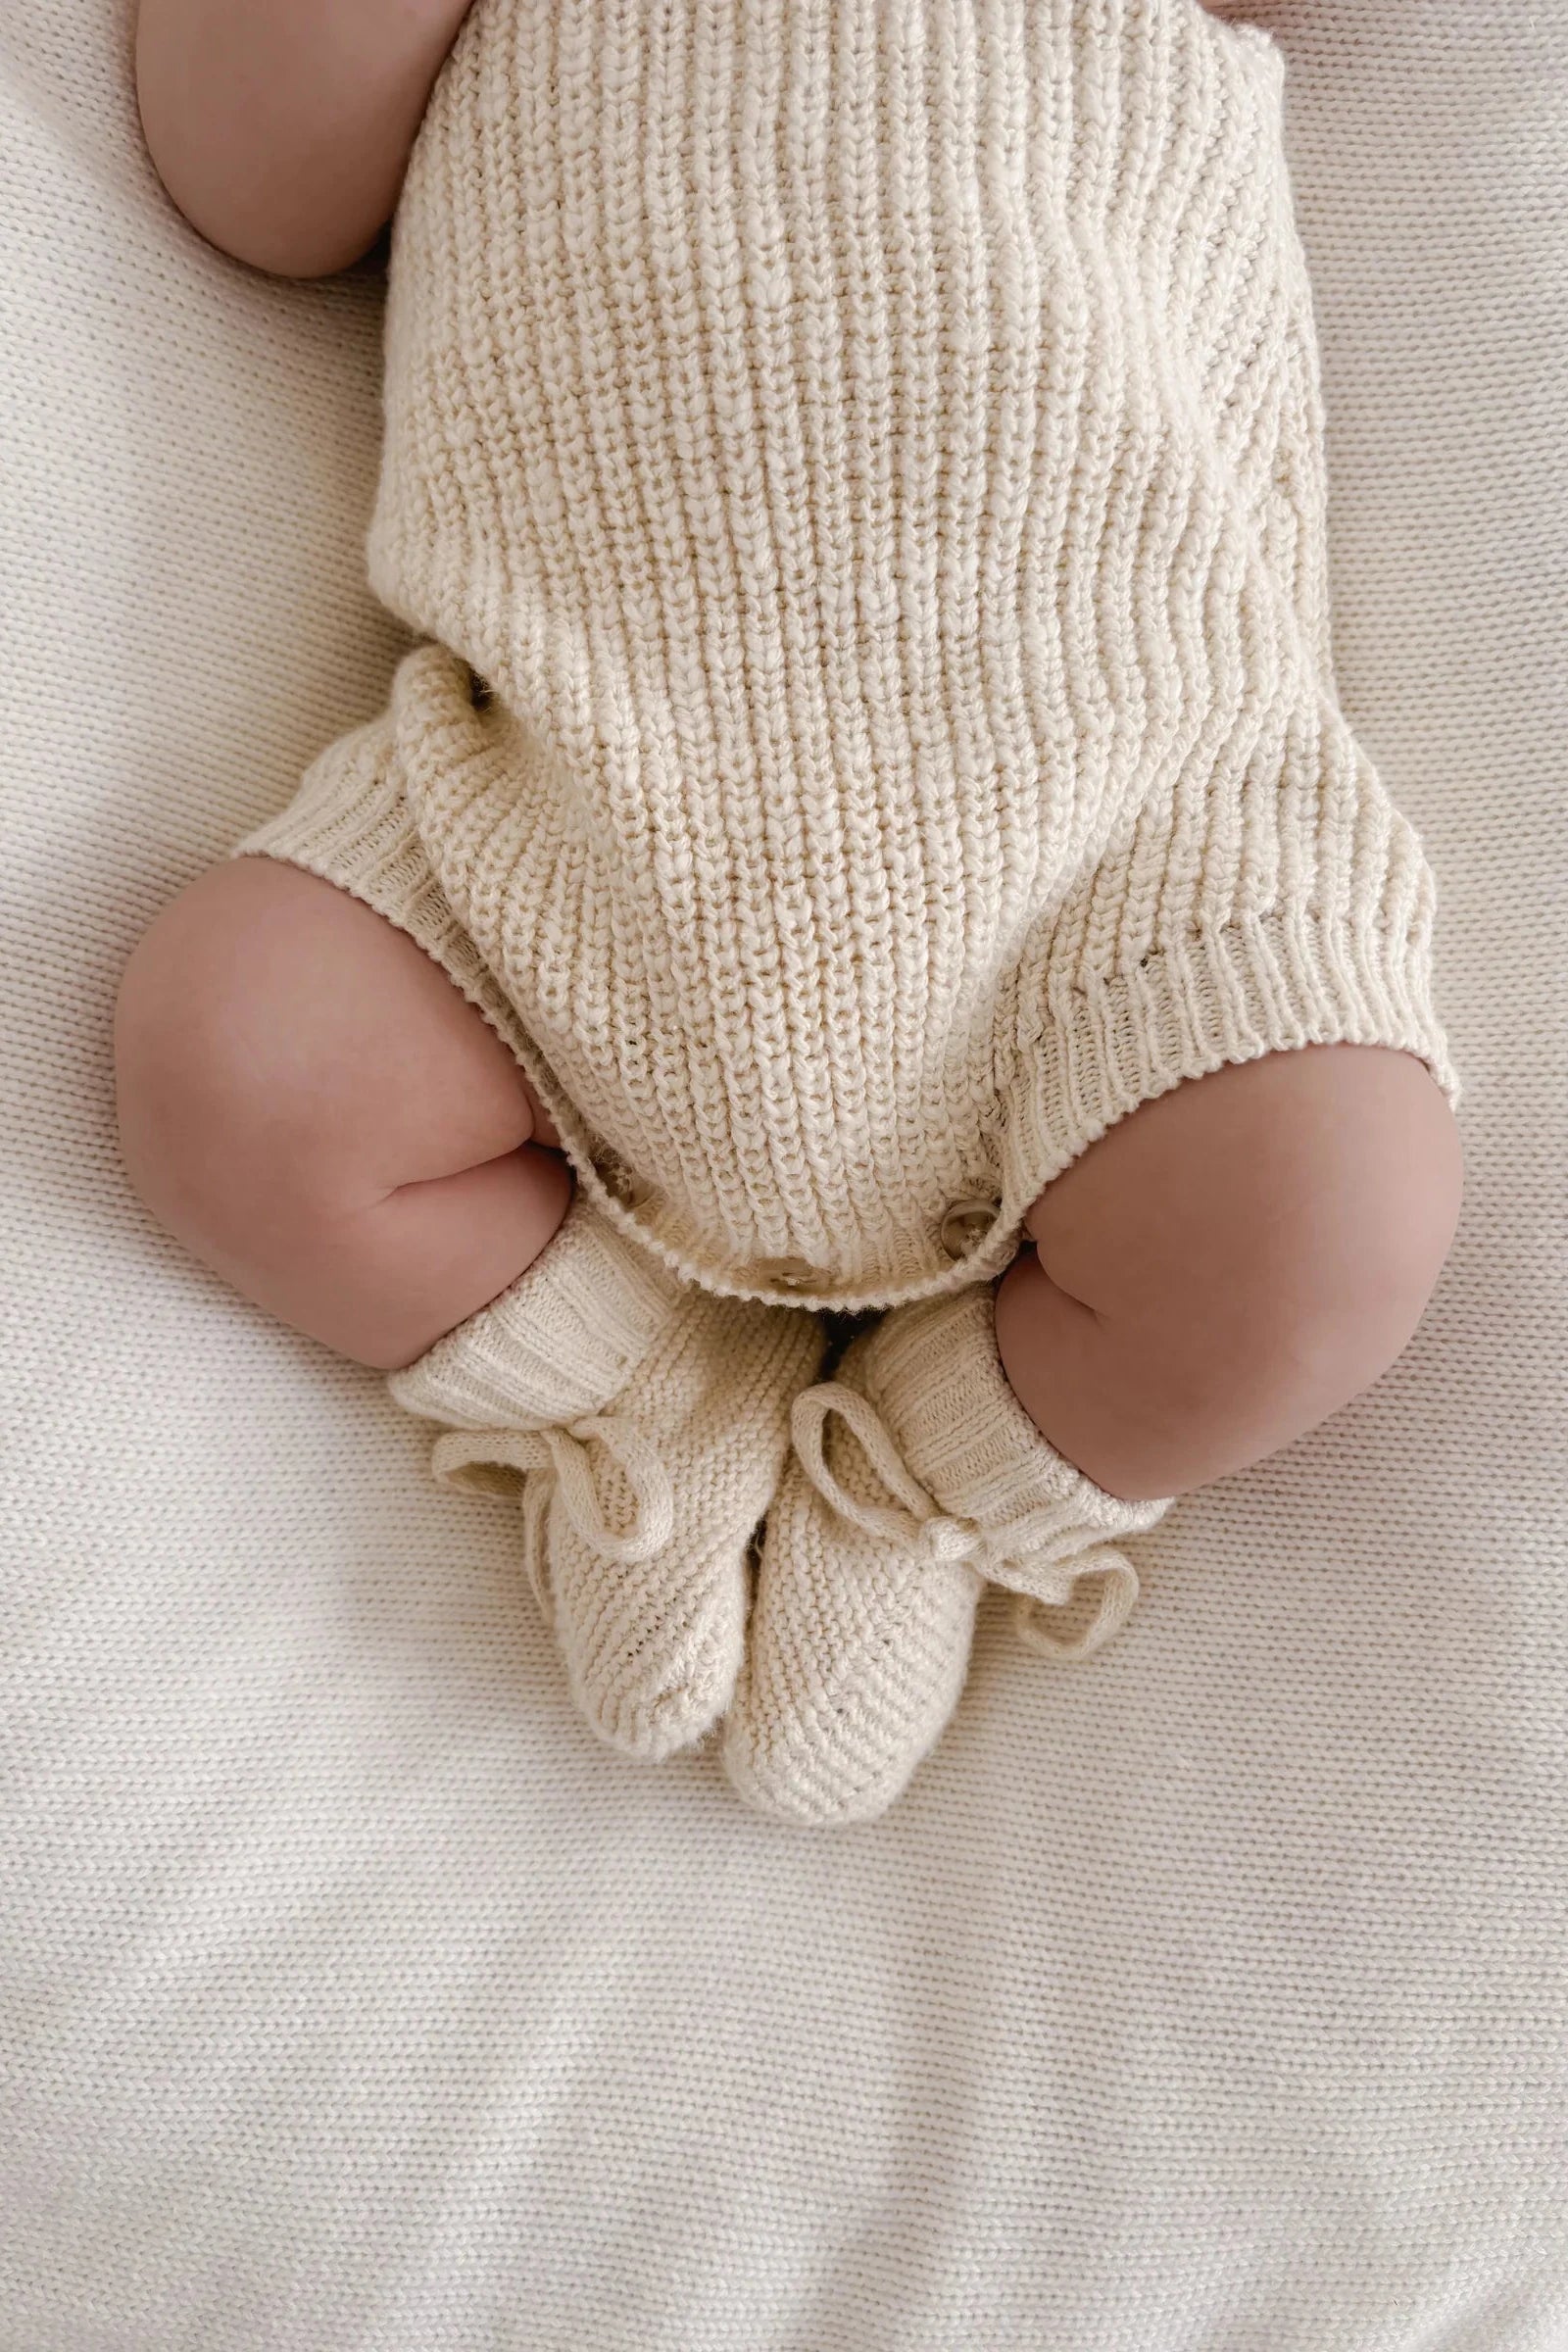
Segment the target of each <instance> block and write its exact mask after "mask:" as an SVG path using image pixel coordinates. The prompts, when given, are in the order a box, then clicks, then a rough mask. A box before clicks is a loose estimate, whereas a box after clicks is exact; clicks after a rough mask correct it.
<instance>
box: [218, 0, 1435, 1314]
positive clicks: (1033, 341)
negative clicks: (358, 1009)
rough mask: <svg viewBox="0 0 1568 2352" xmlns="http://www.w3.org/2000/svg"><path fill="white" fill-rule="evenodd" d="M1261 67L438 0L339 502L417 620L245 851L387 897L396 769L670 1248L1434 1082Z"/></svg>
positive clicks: (1121, 36) (851, 14) (1039, 22)
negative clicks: (1355, 733) (1354, 682)
mask: <svg viewBox="0 0 1568 2352" xmlns="http://www.w3.org/2000/svg"><path fill="white" fill-rule="evenodd" d="M1282 81H1283V62H1282V58H1281V54H1280V52H1279V50H1278V49H1277V48H1276V47H1275V45H1274V44H1273V43H1272V42H1271V41H1270V40H1269V39H1268V38H1267V37H1266V36H1265V35H1263V34H1262V33H1260V32H1257V31H1255V30H1253V29H1251V28H1249V27H1233V26H1230V25H1223V24H1221V23H1219V22H1217V21H1215V20H1214V19H1212V18H1211V17H1209V16H1207V15H1206V14H1205V13H1204V11H1203V10H1202V9H1201V7H1200V6H1199V4H1198V0H1097V4H1096V5H1095V6H1094V7H1092V8H1091V7H1085V6H1083V5H1081V4H1080V0H973V5H971V6H969V7H967V8H965V9H963V10H960V11H954V12H951V13H950V12H949V11H947V10H946V9H941V8H933V7H931V6H930V5H929V4H928V0H789V5H788V6H786V5H784V0H705V5H704V6H702V7H700V8H699V7H695V6H693V5H691V4H690V0H674V4H673V5H669V6H665V7H661V8H658V9H649V8H647V7H645V6H644V5H643V4H642V0H479V4H478V6H477V7H476V8H475V9H474V11H473V12H472V14H471V15H470V17H469V18H468V19H467V20H466V24H465V25H464V28H463V31H462V33H461V35H460V37H459V40H458V42H457V45H456V47H455V49H454V51H453V53H452V56H451V57H450V59H449V60H448V63H447V65H446V67H445V69H444V71H443V73H442V75H441V77H440V80H439V82H438V84H437V86H436V89H435V91H434V94H433V97H432V100H431V104H430V107H429V110H428V114H427V116H426V119H425V122H424V124H423V127H422V129H421V132H420V135H419V138H418V141H417V146H416V148H415V152H414V156H413V159H412V162H411V166H410V171H409V174H408V180H407V184H406V188H405V192H404V196H403V200H402V203H401V206H400V210H399V213H398V217H397V222H396V233H395V238H394V247H393V258H392V285H391V300H390V310H389V316H388V327H387V347H386V356H387V382H386V439H385V448H384V456H383V466H382V473H381V481H380V489H379V496H378V500H377V505H376V510H375V515H374V520H373V524H372V527H371V531H370V535H369V557H370V572H371V578H372V581H373V584H374V586H375V587H376V589H377V591H378V593H379V594H380V595H381V596H382V597H383V598H384V599H385V601H386V602H387V603H388V604H389V605H390V606H391V607H392V609H393V610H394V611H395V612H396V613H398V614H400V615H401V616H402V617H403V618H404V619H405V620H406V621H408V622H409V623H410V624H411V625H412V626H414V627H415V628H416V629H417V630H418V631H419V632H420V633H421V634H422V635H424V636H426V637H428V638H431V639H433V640H438V641H440V645H441V646H444V647H447V648H450V649H452V653H451V655H448V654H445V653H442V652H441V651H440V650H439V649H436V650H433V651H432V650H431V649H428V648H421V649H419V650H418V651H417V652H416V653H414V654H413V655H411V656H410V657H409V660H408V662H407V663H406V664H405V666H404V668H403V670H402V671H401V673H400V675H399V678H398V681H397V687H396V694H395V700H394V707H393V713H392V722H393V727H392V731H393V737H394V759H393V762H392V767H391V769H390V770H387V771H382V770H374V771H373V772H372V771H371V770H370V769H368V768H367V769H365V770H364V771H363V772H361V771H360V770H356V771H354V775H349V774H348V773H347V771H345V772H344V774H343V775H342V776H341V777H340V778H339V781H340V783H341V784H342V786H343V791H342V792H341V793H340V795H339V796H338V797H337V798H335V799H334V798H331V797H329V796H323V794H322V793H321V792H320V791H319V789H316V790H314V791H312V792H308V793H306V794H305V795H303V796H302V798H301V800H300V802H298V803H297V804H296V806H295V808H294V809H291V810H289V811H286V812H285V813H284V815H283V816H282V817H280V818H279V819H277V820H275V821H274V822H273V823H272V824H270V825H269V826H266V827H264V828H262V829H261V830H260V832H259V833H257V834H254V835H252V836H250V837H249V839H248V842H247V844H246V845H244V846H246V847H249V848H266V849H268V850H270V851H271V853H272V854H274V855H277V856H282V857H287V858H295V859H297V860H298V861H300V862H302V863H305V864H309V865H311V866H312V867H313V868H314V870H317V871H320V872H324V873H327V874H328V875H329V876H330V877H331V878H332V879H334V880H338V881H340V882H342V883H343V884H345V885H346V886H347V887H349V888H351V889H354V890H356V891H358V892H359V893H360V895H362V896H363V897H365V898H367V899H368V901H369V902H370V903H371V904H372V905H376V906H380V907H382V908H383V909H384V910H386V911H389V912H392V913H394V914H396V915H397V917H398V919H406V918H407V914H408V909H409V905H410V899H411V893H412V894H413V896H414V897H415V898H417V899H418V906H417V907H416V909H415V912H416V914H418V913H420V912H421V911H422V912H423V913H424V914H426V915H429V912H430V907H431V905H432V903H433V902H431V901H430V900H429V898H428V896H424V897H420V896H419V892H418V889H417V886H416V884H415V882H414V881H413V880H412V879H411V875H410V873H409V870H408V868H407V864H406V862H397V863H395V865H394V866H393V867H391V868H388V867H385V866H383V865H382V864H381V863H380V861H379V860H380V845H381V844H382V842H383V839H384V838H386V837H389V835H388V827H389V826H390V831H391V832H392V833H397V832H398V826H397V824H396V823H395V822H393V821H392V819H391V818H390V817H388V816H387V810H388V808H389V807H390V806H391V803H390V802H389V800H388V795H391V796H392V797H393V799H395V798H396V796H397V795H399V794H402V795H406V798H407V803H408V806H409V809H410V810H411V816H410V818H409V820H407V822H406V823H405V824H404V826H403V833H402V835H401V836H400V838H402V837H403V836H406V834H407V832H408V827H409V824H412V826H413V828H414V829H415V831H416V833H417V839H418V841H419V843H420V845H421V846H422V849H423V851H424V853H425V854H426V855H427V857H428V859H429V861H430V866H431V868H432V869H433V872H434V875H435V876H436V877H437V879H438V881H439V884H440V893H441V905H442V907H444V908H446V909H447V910H449V913H453V914H455V915H456V917H457V918H458V920H459V921H460V923H461V924H462V926H463V927H464V928H465V930H466V933H467V934H468V935H470V937H471V940H472V941H473V942H474V943H476V945H477V949H478V952H479V953H480V955H481V956H482V957H483V959H484V962H485V964H486V966H487V968H488V969H489V970H490V971H491V972H492V973H493V974H494V976H495V979H496V982H497V984H498V985H499V986H500V988H501V989H502V990H503V991H504V992H505V994H506V996H507V997H508V999H509V1000H510V1002H511V1003H512V1004H513V1005H515V1008H516V1013H517V1018H518V1021H519V1024H520V1028H521V1031H522V1032H523V1033H524V1041H525V1042H524V1044H523V1045H522V1047H521V1048H520V1049H519V1050H520V1051H521V1053H522V1056H523V1059H524V1062H525V1066H526V1068H527V1071H528V1074H529V1076H530V1078H531V1079H532V1081H533V1083H534V1085H535V1087H536V1089H537V1090H538V1092H539V1094H540V1096H541V1097H542V1099H543V1100H544V1101H545V1102H546V1103H547V1104H548V1106H549V1109H550V1112H551V1115H552V1116H553V1118H554V1119H555V1121H556V1124H557V1127H558V1128H559V1130H560V1132H561V1135H562V1139H563V1143H564V1148H565V1149H566V1151H567V1152H568V1153H569V1154H570V1156H571V1159H572V1162H573V1164H574V1166H575V1167H576V1169H577V1172H578V1176H579V1179H580V1181H581V1182H582V1183H583V1184H584V1186H585V1188H586V1189H587V1190H588V1191H589V1193H590V1194H591V1196H592V1197H593V1198H595V1199H596V1200H597V1201H599V1204H600V1205H601V1207H602V1208H603V1209H604V1210H605V1213H606V1214H607V1216H609V1217H611V1218H612V1219H613V1221H615V1222H618V1223H620V1224H622V1225H623V1226H624V1227H626V1228H627V1229H629V1230H638V1229H639V1220H638V1218H637V1215H636V1210H635V1206H634V1205H633V1204H631V1203H628V1202H623V1201H622V1200H621V1198H620V1197H619V1196H620V1191H621V1188H620V1186H619V1184H618V1182H617V1175H618V1172H619V1171H621V1170H623V1169H625V1168H630V1169H632V1170H634V1171H636V1172H637V1173H638V1174H640V1175H641V1176H642V1177H643V1178H645V1179H647V1180H649V1181H651V1182H652V1183H653V1184H655V1185H657V1186H658V1187H659V1188H660V1189H661V1192H662V1195H663V1196H664V1201H663V1203H662V1206H663V1207H664V1208H667V1210H668V1215H667V1217H663V1218H662V1220H661V1222H660V1224H659V1227H658V1232H657V1235H656V1234H655V1231H654V1227H653V1224H652V1222H651V1221H650V1220H649V1219H644V1220H643V1221H642V1229H643V1230H646V1231H647V1233H648V1235H649V1246H650V1247H651V1248H653V1249H655V1250H657V1252H658V1253H659V1254H661V1255H662V1256H663V1257H664V1259H665V1261H666V1262H667V1263H669V1264H670V1265H671V1266H672V1267H674V1268H675V1269H676V1270H678V1271H679V1272H681V1273H683V1274H684V1275H686V1276H688V1277H690V1278H692V1279H694V1280H697V1281H700V1282H702V1283H704V1284H705V1285H707V1286H708V1287H709V1288H711V1289H712V1290H714V1291H717V1292H721V1293H722V1292H729V1293H734V1294H738V1295H742V1296H757V1297H769V1298H771V1297H781V1296H789V1297H792V1298H793V1299H794V1300H795V1301H796V1303H800V1304H809V1303H817V1304H836V1305H838V1306H841V1307H858V1306H873V1305H884V1304H890V1303H893V1302H896V1301H898V1300H901V1299H916V1298H920V1297H924V1296H928V1295H934V1294H937V1293H940V1292H944V1291H953V1290H956V1289H960V1288H962V1287H965V1286H967V1285H968V1284H970V1283H972V1282H974V1281H975V1280H977V1279H979V1278H981V1277H990V1276H992V1275H995V1274H996V1273H999V1272H1000V1271H1001V1270H1002V1269H1003V1267H1004V1266H1005V1264H1006V1263H1007V1262H1008V1260H1009V1258H1010V1257H1011V1255H1012V1253H1013V1251H1014V1249H1015V1246H1016V1241H1017V1236H1018V1232H1019V1230H1020V1227H1021V1222H1022V1218H1023V1215H1024V1213H1025V1212H1026V1210H1027V1208H1028V1206H1029V1204H1030V1203H1031V1202H1032V1201H1033V1200H1034V1199H1035V1198H1036V1197H1037V1195H1038V1194H1039V1193H1040V1191H1041V1190H1042V1189H1043V1187H1044V1186H1045V1184H1046V1183H1047V1182H1048V1181H1049V1180H1050V1179H1051V1178H1052V1177H1053V1176H1054V1175H1055V1174H1057V1173H1058V1172H1059V1171H1060V1170H1061V1169H1062V1168H1063V1167H1065V1166H1066V1165H1067V1164H1068V1163H1069V1162H1070V1161H1071V1160H1072V1159H1074V1158H1075V1157H1076V1156H1077V1155H1078V1153H1079V1152H1082V1151H1083V1150H1084V1149H1085V1148H1086V1146H1087V1145H1088V1144H1089V1143H1091V1142H1092V1141H1094V1140H1095V1138H1096V1137H1097V1136H1098V1135H1099V1134H1100V1133H1102V1132H1103V1129H1104V1128H1105V1127H1106V1126H1107V1125H1109V1124H1110V1123H1111V1122H1112V1121H1113V1120H1115V1119H1116V1118H1118V1117H1120V1116H1121V1115H1122V1114H1123V1113H1125V1112H1126V1111H1128V1110H1130V1109H1132V1108H1133V1107H1135V1106H1136V1105H1137V1104H1138V1103H1140V1102H1142V1101H1144V1100H1146V1099H1148V1098H1149V1097H1151V1096H1153V1095H1157V1094H1160V1093H1163V1092H1164V1091H1166V1090H1167V1089H1168V1088H1170V1087H1171V1086H1173V1085H1175V1084H1176V1083H1177V1082H1178V1081H1180V1080H1181V1079H1183V1078H1187V1077H1197V1076H1200V1075H1201V1074H1202V1073H1204V1072H1205V1071H1207V1070H1210V1069H1212V1068H1215V1067H1217V1066H1219V1065H1220V1064H1221V1063H1223V1062H1226V1061H1236V1060H1245V1059H1248V1058H1250V1057H1252V1056H1254V1055H1256V1054H1262V1053H1264V1052H1267V1051H1270V1050H1273V1049H1280V1048H1287V1047H1295V1046H1300V1045H1304V1044H1306V1043H1308V1042H1324V1043H1326V1042H1331V1041H1334V1040H1338V1039H1348V1040H1355V1041H1360V1042H1364V1043H1383V1044H1386V1045H1390V1046H1396V1047H1401V1048H1405V1049H1408V1050H1409V1051H1411V1052H1413V1053H1415V1054H1419V1055H1421V1056H1422V1057H1423V1058H1424V1059H1425V1060H1426V1061H1427V1062H1428V1064H1429V1065H1430V1067H1431V1068H1432V1070H1433V1073H1434V1075H1435V1076H1436V1077H1437V1079H1438V1080H1439V1082H1440V1084H1442V1085H1443V1086H1444V1088H1445V1089H1446V1091H1447V1093H1448V1094H1449V1096H1450V1099H1452V1100H1453V1101H1455V1102H1456V1101H1457V1099H1458V1080H1457V1077H1456V1075H1455V1073H1454V1071H1453V1069H1452V1067H1451V1065H1450V1062H1449V1060H1448V1055H1447V1050H1446V1041H1445V1038H1444V1035H1443V1031H1442V1028H1441V1026H1440V1024H1439V1021H1438V1018H1437V1015H1436V1013H1435V1010H1434V1007H1433V1004H1432V1000H1431V993H1430V945H1431V930H1432V923H1433V915H1434V906H1435V891H1434V883H1433V877H1432V874H1431V871H1430V869H1429V866H1428V864H1427V861H1426V859H1425V857H1424V855H1423V852H1422V849H1421V845H1420V843H1419V841H1418V839H1417V837H1416V835H1415V833H1414V832H1413V830H1412V828H1411V827H1410V825H1409V824H1408V823H1407V822H1406V821H1405V820H1404V819H1403V818H1402V817H1401V816H1400V815H1399V814H1398V813H1397V810H1396V809H1394V808H1393V807H1392V806H1391V804H1390V801H1389V798H1388V795H1387V794H1386V792H1385V790H1384V788H1383V786H1382V784H1381V782H1380V781H1379V779H1378V777H1377V775H1376V774H1375V772H1374V770H1373V768H1372V766H1371V764H1370V762H1369V761H1368V760H1367V758H1366V756H1365V754H1364V753H1363V752H1362V751H1361V749H1360V748H1359V746H1358V745H1357V744H1356V743H1355V741H1354V740H1353V739H1352V737H1351V735H1350V732H1349V730H1348V726H1347V724H1346V722H1345V719H1344V717H1343V716H1342V714H1341V712H1340V710H1339V707H1338V704H1337V702H1336V699H1335V691H1334V683H1333V677H1332V669H1331V662H1330V651H1329V614H1328V596H1327V571H1326V558H1325V529H1324V521H1325V516H1324V506H1325V485H1324V473H1323V463H1322V450H1321V417H1320V414H1319V391H1318V378H1317V359H1316V349H1315V342H1314V335H1313V326H1312V319H1311V304H1310V295H1309V288H1308V284H1307V279H1306V274H1305V269H1304V263H1303V257H1302V254H1301V250H1300V247H1299V241H1298V237H1297V233H1296V228H1295V224H1294V219H1293V212H1292V202H1291V191H1290V185H1289V179H1288V173H1287V169H1286V163H1285V155H1284V147H1283V139H1282V119H1281V118H1282V108H1281V96H1282ZM452 656H457V657H461V658H462V659H461V661H460V660H455V659H453V658H452ZM464 662H468V663H471V664H472V665H473V667H474V669H475V670H476V671H477V672H478V673H479V674H480V677H481V679H482V680H483V681H484V682H485V686H486V689H487V695H488V707H486V708H484V709H475V708H473V707H472V705H471V704H470V701H469V699H468V695H467V677H466V671H465V669H464V667H463V663H464ZM486 699H487V696H486V694H481V695H480V696H479V697H478V700H479V701H480V702H481V703H485V702H486ZM356 777H357V778H358V782H357V783H356V781H355V778H356ZM383 818H385V819H386V822H383ZM398 856H399V858H400V859H401V851H400V852H399V854H398ZM449 913H442V914H441V915H440V918H439V921H437V920H436V919H435V918H434V917H431V927H430V929H429V931H428V933H421V936H424V937H425V939H426V944H427V945H428V946H429V947H430V949H431V952H432V953H433V954H441V953H443V952H450V951H451V948H452V940H451V936H450V922H449ZM975 1196H979V1197H980V1198H982V1199H983V1200H987V1201H996V1203H997V1209H996V1215H995V1218H994V1220H993V1221H992V1222H991V1223H990V1224H989V1226H985V1225H984V1221H983V1220H982V1228H983V1229H982V1230H981V1231H980V1233H979V1235H978V1237H977V1238H976V1239H975V1241H974V1244H973V1247H972V1248H970V1249H968V1250H965V1252H964V1253H963V1254H962V1255H961V1256H960V1257H959V1258H958V1259H957V1260H956V1261H955V1260H954V1259H953V1258H952V1257H951V1256H950V1255H949V1252H948V1250H945V1249H944V1247H943V1244H942V1239H941V1235H942V1227H943V1223H944V1219H945V1217H946V1214H947V1211H948V1209H949V1207H950V1205H951V1204H952V1203H953V1202H954V1201H956V1200H959V1199H967V1198H971V1197H975ZM773 1260H791V1261H795V1262H794V1263H793V1265H790V1266H787V1267H784V1268H782V1269H780V1268H779V1267H777V1266H775V1265H774V1264H772V1263H771V1262H770V1261H773Z"/></svg>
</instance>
